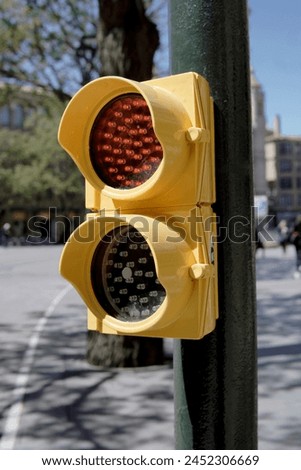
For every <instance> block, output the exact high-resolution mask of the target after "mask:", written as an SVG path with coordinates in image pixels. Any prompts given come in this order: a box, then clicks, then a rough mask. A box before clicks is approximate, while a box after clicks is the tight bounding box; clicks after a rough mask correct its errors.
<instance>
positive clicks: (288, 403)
mask: <svg viewBox="0 0 301 470" xmlns="http://www.w3.org/2000/svg"><path fill="white" fill-rule="evenodd" d="M294 272H295V249H294V247H293V246H288V247H287V252H286V253H285V254H283V252H282V249H281V248H270V249H268V250H265V257H262V254H260V253H259V254H258V258H257V298H258V302H257V305H258V310H257V313H258V348H259V351H258V356H259V357H258V366H259V367H258V379H259V380H258V381H259V448H260V449H301V279H294Z"/></svg>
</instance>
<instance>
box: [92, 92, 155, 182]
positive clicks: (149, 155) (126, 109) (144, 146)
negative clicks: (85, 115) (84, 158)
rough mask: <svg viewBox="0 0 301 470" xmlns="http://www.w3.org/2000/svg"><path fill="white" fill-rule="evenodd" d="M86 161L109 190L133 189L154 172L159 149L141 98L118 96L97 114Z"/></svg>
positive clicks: (148, 113)
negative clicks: (88, 160) (109, 187)
mask: <svg viewBox="0 0 301 470" xmlns="http://www.w3.org/2000/svg"><path fill="white" fill-rule="evenodd" d="M90 158H91V163H92V165H93V168H94V170H95V172H96V174H97V175H98V176H99V178H100V179H101V180H102V181H103V182H104V183H105V184H107V185H108V186H111V187H112V188H118V189H132V188H135V187H137V186H140V185H141V184H143V183H145V182H146V181H147V180H148V179H149V178H150V177H151V176H152V175H153V174H154V173H155V171H156V170H157V168H158V166H159V165H160V163H161V161H162V158H163V149H162V147H161V144H160V142H159V141H158V139H157V137H156V135H155V132H154V129H153V125H152V117H151V114H150V111H149V107H148V105H147V103H146V101H145V99H144V98H143V97H142V95H139V94H138V93H131V94H126V95H121V96H119V97H118V98H115V99H114V100H112V101H110V102H109V103H108V104H107V105H106V106H105V107H104V108H103V109H102V110H101V111H100V113H99V114H98V116H97V118H96V120H95V122H94V125H93V128H92V131H91V135H90Z"/></svg>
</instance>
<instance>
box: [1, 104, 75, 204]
mask: <svg viewBox="0 0 301 470" xmlns="http://www.w3.org/2000/svg"><path fill="white" fill-rule="evenodd" d="M32 98H33V97H32V95H31V100H32ZM62 111H63V106H62V104H61V103H59V102H57V100H53V99H46V98H45V97H44V98H43V106H40V107H35V106H34V109H33V110H32V111H31V113H30V116H29V117H28V118H27V119H26V120H25V122H24V126H23V127H22V129H9V128H2V129H0V142H1V147H0V200H1V203H2V204H1V205H2V206H4V207H6V208H7V209H8V208H14V207H23V208H24V209H31V210H32V209H39V208H46V207H48V205H49V203H51V205H52V206H54V207H58V208H60V210H61V211H64V210H67V209H74V208H78V207H81V206H83V204H84V184H83V178H82V176H81V175H80V174H79V172H77V171H74V165H73V162H72V160H71V159H69V158H66V154H65V152H64V151H63V150H62V148H61V147H60V146H59V145H58V143H57V138H56V135H57V128H58V123H59V120H60V116H61V113H62Z"/></svg>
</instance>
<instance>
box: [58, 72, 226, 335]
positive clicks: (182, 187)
mask: <svg viewBox="0 0 301 470" xmlns="http://www.w3.org/2000/svg"><path fill="white" fill-rule="evenodd" d="M213 126H214V123H213V104H212V100H211V98H210V93H209V87H208V83H207V82H206V80H205V79H204V78H202V77H200V76H199V75H197V74H195V73H187V74H181V75H176V76H172V77H166V78H162V79H156V80H151V81H148V82H143V83H138V82H134V81H131V80H127V79H124V78H119V77H105V78H100V79H97V80H94V81H93V82H91V83H89V84H88V85H86V86H85V87H83V88H82V89H81V90H80V91H79V92H78V93H77V94H76V95H75V96H74V98H73V99H72V100H71V101H70V103H69V105H68V106H67V108H66V110H65V113H64V115H63V117H62V120H61V125H60V129H59V142H60V144H61V145H62V147H63V148H65V150H66V151H67V152H68V153H69V154H70V155H71V157H72V158H73V160H74V161H75V163H76V164H77V166H78V168H79V169H80V171H81V172H82V174H83V175H84V177H85V179H86V206H87V208H88V209H90V210H91V211H93V212H91V213H90V214H88V216H87V220H86V222H84V223H83V224H82V225H81V226H80V227H78V229H76V230H75V231H74V232H73V234H72V235H71V237H70V239H69V240H68V242H67V243H66V245H65V248H64V251H63V254H62V258H61V264H60V271H61V273H62V275H63V276H64V277H65V278H66V279H68V280H69V281H70V282H71V283H72V284H73V285H74V286H75V287H76V289H77V290H78V291H79V293H80V295H81V296H82V298H83V300H84V301H85V303H86V305H87V307H88V327H89V329H94V330H98V331H101V332H103V333H115V334H123V335H125V334H130V335H137V336H161V337H175V338H200V337H202V336H204V335H205V334H207V333H209V332H210V331H212V330H213V329H214V327H215V320H216V318H217V312H218V306H217V258H216V243H215V218H214V214H213V212H212V208H211V204H212V203H213V202H214V200H215V178H214V127H213Z"/></svg>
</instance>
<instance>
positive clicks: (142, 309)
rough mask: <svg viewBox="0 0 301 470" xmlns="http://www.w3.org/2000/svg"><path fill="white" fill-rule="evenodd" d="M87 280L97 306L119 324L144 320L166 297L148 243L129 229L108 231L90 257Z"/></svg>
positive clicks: (128, 226)
mask: <svg viewBox="0 0 301 470" xmlns="http://www.w3.org/2000/svg"><path fill="white" fill-rule="evenodd" d="M91 277H92V284H93V288H94V292H95V295H96V296H97V298H98V301H99V303H100V304H101V305H102V306H103V308H105V310H106V311H107V312H108V313H109V314H110V315H111V316H113V317H115V318H118V319H119V320H122V321H140V320H143V319H145V318H148V317H149V316H151V315H152V314H153V313H155V312H156V311H157V310H158V308H159V307H160V306H161V304H162V303H163V301H164V299H165V296H166V292H165V289H164V287H163V286H162V285H161V283H160V281H159V280H158V278H157V274H156V268H155V263H154V260H153V255H152V252H151V250H150V247H149V245H148V243H147V242H146V240H145V238H144V237H143V236H142V235H141V233H140V232H139V231H138V230H136V229H135V228H134V227H132V226H130V225H127V226H123V227H118V228H116V229H114V230H112V231H110V232H109V233H107V235H106V236H105V237H104V238H103V239H102V240H101V242H100V243H99V245H98V247H97V249H96V251H95V254H94V257H93V261H92V265H91Z"/></svg>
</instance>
